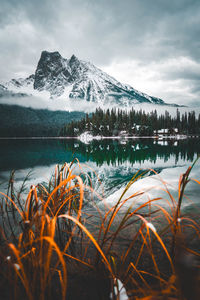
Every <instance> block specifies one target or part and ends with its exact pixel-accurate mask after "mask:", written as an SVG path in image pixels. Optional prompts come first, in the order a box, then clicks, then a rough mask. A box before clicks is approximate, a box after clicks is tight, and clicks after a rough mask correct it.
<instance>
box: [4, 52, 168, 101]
mask: <svg viewBox="0 0 200 300" xmlns="http://www.w3.org/2000/svg"><path fill="white" fill-rule="evenodd" d="M5 87H6V88H7V89H9V90H11V91H13V92H18V91H20V92H21V93H22V92H23V93H27V91H28V92H29V93H31V94H34V92H35V91H36V92H42V91H45V92H48V93H49V96H50V98H58V97H62V98H66V100H67V99H78V100H85V101H92V102H98V103H99V104H103V103H109V102H110V103H114V104H120V105H132V104H136V103H152V104H163V105H166V103H165V102H164V101H163V100H161V99H159V98H156V97H151V96H148V95H146V94H144V93H141V92H139V91H137V90H135V89H134V88H132V87H131V86H129V85H125V84H122V83H120V82H119V81H117V80H116V79H114V78H113V77H111V76H109V75H108V74H106V73H105V72H103V71H101V70H100V69H98V68H97V67H95V66H94V65H93V64H91V63H89V62H85V61H82V60H79V59H78V58H77V57H76V56H75V55H72V57H71V58H70V59H65V58H63V57H62V56H61V55H60V53H59V52H47V51H43V52H42V53H41V57H40V60H39V62H38V65H37V68H36V71H35V74H32V75H30V76H29V77H28V78H25V79H22V78H20V79H17V80H16V79H12V80H11V81H10V82H8V83H7V84H6V85H5Z"/></svg>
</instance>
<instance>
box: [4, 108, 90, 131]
mask: <svg viewBox="0 0 200 300" xmlns="http://www.w3.org/2000/svg"><path fill="white" fill-rule="evenodd" d="M84 115H85V114H84V113H83V112H67V111H49V110H47V109H32V108H26V107H21V106H17V105H6V104H0V136H1V137H31V136H58V135H59V132H60V129H61V128H62V127H63V126H64V125H65V124H66V123H69V122H71V121H72V120H74V121H78V120H80V119H82V118H83V117H84Z"/></svg>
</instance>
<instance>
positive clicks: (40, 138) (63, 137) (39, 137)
mask: <svg viewBox="0 0 200 300" xmlns="http://www.w3.org/2000/svg"><path fill="white" fill-rule="evenodd" d="M188 138H195V139H198V138H200V137H199V136H194V135H177V136H174V135H169V136H164V137H163V136H98V137H95V136H94V137H93V138H92V140H99V141H100V140H109V139H110V140H124V139H154V140H168V139H173V140H180V139H181V140H182V139H188ZM73 139H74V140H80V137H74V136H73V137H69V136H67V137H66V136H38V137H37V136H33V137H0V140H73Z"/></svg>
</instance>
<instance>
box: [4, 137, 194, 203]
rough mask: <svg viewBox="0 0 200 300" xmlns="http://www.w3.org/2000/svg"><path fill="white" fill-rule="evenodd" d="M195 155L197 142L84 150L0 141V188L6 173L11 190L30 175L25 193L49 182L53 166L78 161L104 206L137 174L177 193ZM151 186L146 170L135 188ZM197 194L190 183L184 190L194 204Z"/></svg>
mask: <svg viewBox="0 0 200 300" xmlns="http://www.w3.org/2000/svg"><path fill="white" fill-rule="evenodd" d="M199 153H200V141H199V139H187V140H171V141H160V140H154V139H124V140H116V139H115V140H112V139H104V140H100V141H97V140H94V141H92V142H91V143H89V144H84V143H82V142H80V141H79V140H76V139H71V140H70V139H65V140H62V139H52V140H51V139H29V140H27V139H22V140H14V139H13V140H0V182H1V189H4V188H5V186H6V184H7V181H8V178H9V174H10V172H11V170H15V181H16V189H17V188H18V187H20V184H21V183H22V182H23V179H24V177H25V176H26V174H27V173H28V172H29V171H31V174H30V176H29V179H28V181H27V188H28V187H29V186H30V185H31V184H37V183H42V182H45V181H48V180H49V178H50V176H51V174H52V173H53V170H54V167H55V165H56V164H60V165H61V164H63V163H65V162H71V161H72V160H73V158H78V160H79V162H80V163H81V164H82V168H83V170H84V172H86V173H88V174H90V176H91V179H92V183H93V187H94V188H95V190H97V191H98V192H99V191H103V193H104V196H105V197H106V198H108V201H114V200H113V197H114V198H117V196H118V195H119V193H120V192H121V191H122V189H123V188H124V187H125V186H126V184H127V182H128V181H129V180H130V179H131V178H132V176H133V175H134V174H135V173H136V172H137V171H138V170H149V169H154V170H155V171H156V172H157V173H158V174H159V175H160V176H161V177H162V179H163V180H166V182H167V183H169V185H170V188H172V189H176V188H177V184H178V177H179V175H180V174H181V173H183V172H185V171H186V169H187V168H188V166H189V165H191V164H192V162H193V161H194V160H195V158H196V157H197V155H198V154H199ZM199 165H200V164H199V162H198V163H197V164H196V166H195V168H194V170H193V172H192V176H193V177H195V178H196V179H199V175H200V172H199V171H200V167H199ZM79 171H80V170H79ZM79 171H78V169H77V172H79ZM97 175H98V178H97ZM152 180H154V181H155V180H156V178H155V175H154V173H153V172H152V171H150V170H149V171H148V173H147V175H146V177H145V178H144V179H142V181H139V182H138V184H140V186H141V185H142V187H148V186H149V185H150V184H154V185H155V182H154V181H152ZM100 181H101V182H102V184H100ZM138 188H139V186H138ZM198 188H199V187H198V186H197V184H193V183H191V184H190V185H189V188H188V194H189V196H190V197H191V198H192V199H193V200H192V201H195V202H196V203H198V194H199V190H198ZM130 192H131V191H130Z"/></svg>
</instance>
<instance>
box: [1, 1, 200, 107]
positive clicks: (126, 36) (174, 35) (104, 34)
mask: <svg viewBox="0 0 200 300" xmlns="http://www.w3.org/2000/svg"><path fill="white" fill-rule="evenodd" d="M199 36H200V1H199V0H174V1H173V2H172V1H166V0H143V1H141V0H126V1H122V0H109V1H108V0H99V1H97V0H84V1H82V0H73V1H72V0H57V1H55V0H43V1H41V0H40V1H39V0H34V1H31V0H2V1H1V7H0V47H1V49H0V50H1V56H0V64H1V71H0V81H3V80H8V79H10V78H11V77H16V76H25V75H29V74H31V73H33V72H34V70H35V68H36V65H37V62H38V59H39V56H40V52H41V51H42V50H44V49H46V50H49V51H54V50H58V51H60V53H61V54H62V55H63V56H64V57H70V56H71V55H72V54H73V53H75V54H76V55H77V56H78V57H79V58H81V59H83V60H90V61H91V62H93V63H94V64H95V65H97V66H98V67H100V68H102V69H104V70H105V71H108V72H109V73H110V74H111V75H113V76H114V77H116V78H117V79H119V80H122V81H123V82H125V83H129V84H131V85H132V86H133V87H135V88H137V89H140V90H141V91H143V92H146V93H148V94H151V95H155V96H158V97H160V98H163V99H164V100H165V101H168V102H176V103H179V104H181V103H182V104H188V105H190V104H193V105H199V104H200V102H199V99H200V89H199V86H200V84H199V83H200V72H199V71H200V52H199V49H200V40H199Z"/></svg>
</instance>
